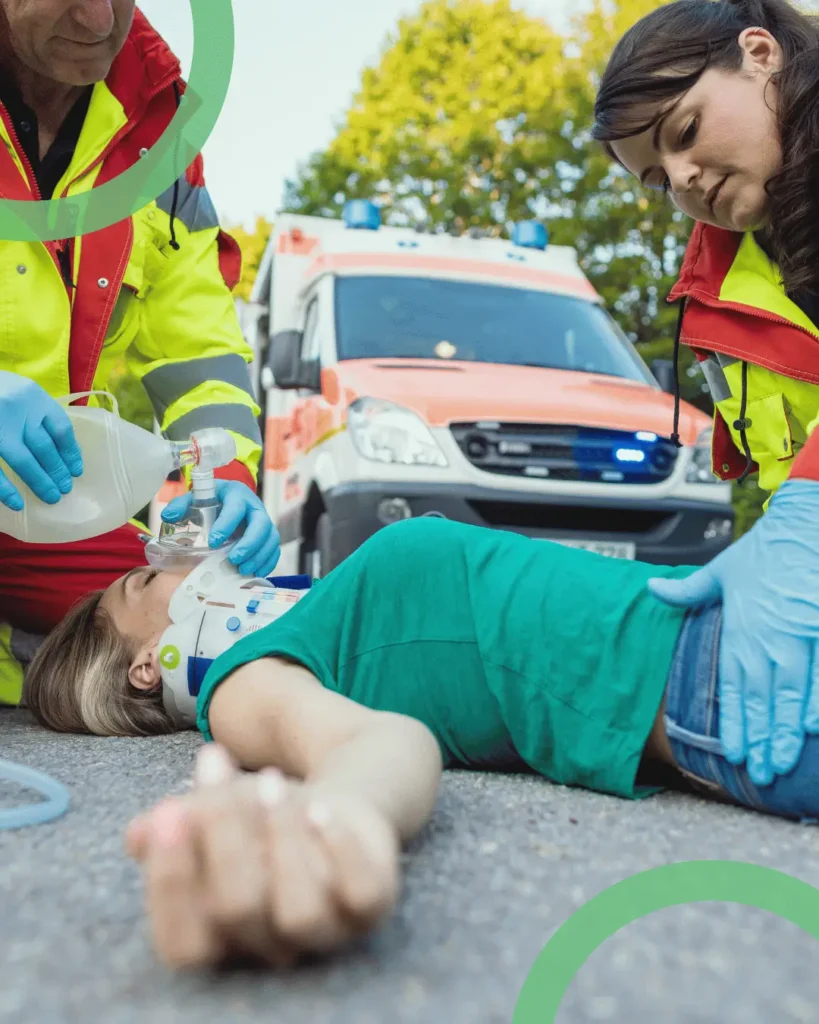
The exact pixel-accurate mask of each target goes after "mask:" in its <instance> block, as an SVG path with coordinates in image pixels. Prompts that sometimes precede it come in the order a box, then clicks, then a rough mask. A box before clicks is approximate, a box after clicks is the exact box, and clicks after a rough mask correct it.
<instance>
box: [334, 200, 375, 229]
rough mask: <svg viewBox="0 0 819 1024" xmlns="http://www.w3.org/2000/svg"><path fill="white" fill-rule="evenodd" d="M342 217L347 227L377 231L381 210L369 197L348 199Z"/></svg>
mask: <svg viewBox="0 0 819 1024" xmlns="http://www.w3.org/2000/svg"><path fill="white" fill-rule="evenodd" d="M343 217H344V224H345V225H346V227H348V228H355V229H359V230H360V229H363V230H365V231H378V229H379V228H380V227H381V211H380V210H379V209H378V207H377V206H376V205H375V203H373V202H370V200H369V199H348V200H347V202H346V203H345V204H344V213H343Z"/></svg>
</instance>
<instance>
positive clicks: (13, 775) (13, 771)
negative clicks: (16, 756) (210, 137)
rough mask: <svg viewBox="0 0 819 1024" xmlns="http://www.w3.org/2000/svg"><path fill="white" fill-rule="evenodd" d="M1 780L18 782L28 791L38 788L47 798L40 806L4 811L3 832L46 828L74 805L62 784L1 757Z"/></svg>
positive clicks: (0, 814) (0, 824)
mask: <svg viewBox="0 0 819 1024" xmlns="http://www.w3.org/2000/svg"><path fill="white" fill-rule="evenodd" d="M0 780H4V781H7V782H15V783H17V785H18V786H25V787H26V788H27V789H36V790H37V792H38V793H42V794H43V796H44V797H47V799H46V800H41V801H40V802H39V803H36V804H24V805H23V806H22V807H12V808H10V809H9V810H0V829H8V828H25V826H26V825H42V824H44V823H45V822H47V821H53V820H54V819H55V818H59V817H61V816H62V815H63V814H65V812H66V811H67V810H68V805H69V804H70V803H71V794H70V793H69V792H68V790H67V789H66V787H65V786H64V785H63V784H62V783H61V782H57V780H56V779H52V778H51V777H50V776H48V775H45V774H44V773H43V772H38V771H36V770H35V769H34V768H26V767H25V766H24V765H22V764H15V763H14V761H4V760H2V758H0Z"/></svg>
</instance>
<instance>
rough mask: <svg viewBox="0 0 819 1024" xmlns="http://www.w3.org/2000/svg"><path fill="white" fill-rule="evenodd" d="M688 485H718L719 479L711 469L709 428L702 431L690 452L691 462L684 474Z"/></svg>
mask: <svg viewBox="0 0 819 1024" xmlns="http://www.w3.org/2000/svg"><path fill="white" fill-rule="evenodd" d="M685 479H686V482H687V483H689V484H718V483H720V482H721V481H720V479H719V477H718V476H715V475H714V471H713V470H712V468H711V428H710V427H708V429H707V430H703V432H702V433H701V434H700V436H699V437H698V438H697V443H696V444H695V445H694V448H693V451H692V452H691V462H690V463H689V464H688V469H687V471H686V474H685Z"/></svg>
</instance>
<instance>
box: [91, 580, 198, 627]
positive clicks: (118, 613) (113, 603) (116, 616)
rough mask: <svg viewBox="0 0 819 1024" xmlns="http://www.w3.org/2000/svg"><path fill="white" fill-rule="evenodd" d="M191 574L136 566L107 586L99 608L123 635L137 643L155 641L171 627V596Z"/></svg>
mask: <svg viewBox="0 0 819 1024" xmlns="http://www.w3.org/2000/svg"><path fill="white" fill-rule="evenodd" d="M190 571H191V570H190V569H176V570H167V569H166V570H159V569H153V568H151V566H149V565H142V566H139V567H138V568H136V569H132V570H131V571H130V572H129V573H126V575H125V576H121V577H120V578H119V579H118V580H117V581H116V582H115V583H112V584H111V586H110V587H108V589H107V590H106V591H105V594H104V595H103V598H102V600H101V602H100V607H102V608H104V609H105V610H106V611H107V612H108V613H109V615H111V617H112V619H113V620H114V625H115V626H116V627H117V629H118V630H119V631H120V633H122V634H124V635H125V636H129V637H132V638H133V639H134V640H135V641H137V642H138V643H139V644H150V643H152V642H153V641H158V640H159V638H160V636H161V635H162V634H163V633H164V631H165V630H166V629H167V628H168V626H170V624H171V619H170V616H169V615H168V605H169V604H170V602H171V595H172V594H173V592H174V591H175V590H176V588H177V587H178V586H179V584H180V583H181V582H182V580H183V579H184V578H185V576H187V575H188V573H189V572H190Z"/></svg>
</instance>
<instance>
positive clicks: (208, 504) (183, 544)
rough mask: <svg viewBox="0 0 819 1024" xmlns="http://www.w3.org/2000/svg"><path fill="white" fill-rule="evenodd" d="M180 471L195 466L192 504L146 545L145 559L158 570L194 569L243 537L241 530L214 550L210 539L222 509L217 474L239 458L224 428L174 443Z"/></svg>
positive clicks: (199, 433)
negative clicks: (217, 491)
mask: <svg viewBox="0 0 819 1024" xmlns="http://www.w3.org/2000/svg"><path fill="white" fill-rule="evenodd" d="M174 449H175V456H174V461H175V463H176V468H177V469H182V468H183V467H184V466H191V467H192V468H191V503H190V506H189V508H188V511H187V512H186V513H185V515H184V516H182V518H181V519H179V520H178V521H177V522H175V523H166V522H163V523H162V526H161V528H160V531H159V536H158V537H156V538H153V539H152V540H149V541H148V543H147V544H146V545H145V557H146V558H147V560H148V564H149V565H152V566H153V567H154V568H155V569H177V568H191V567H192V566H194V565H196V564H198V563H199V562H201V561H202V560H203V559H205V558H208V557H209V556H210V555H213V554H216V553H217V552H224V551H227V550H228V549H229V548H231V547H232V546H233V545H234V544H235V543H236V541H237V540H238V539H239V537H240V536H241V534H242V526H241V524H240V526H238V527H237V528H236V530H235V531H234V533H233V535H232V536H230V537H228V538H227V540H226V541H225V543H224V544H222V545H220V546H219V547H218V548H212V547H210V545H209V544H208V537H209V536H210V531H211V529H212V528H213V524H214V523H215V522H216V520H217V518H218V516H219V513H220V511H221V509H222V505H221V503H220V501H219V499H218V498H217V497H216V478H215V476H214V470H216V469H218V468H219V467H220V466H227V465H228V463H230V462H233V460H234V459H235V458H236V442H235V441H234V440H233V438H232V437H231V435H230V434H229V433H228V432H227V431H226V430H222V428H221V427H209V428H207V429H204V430H198V431H196V433H194V434H191V436H190V438H189V439H188V440H187V441H178V442H175V443H174Z"/></svg>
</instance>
